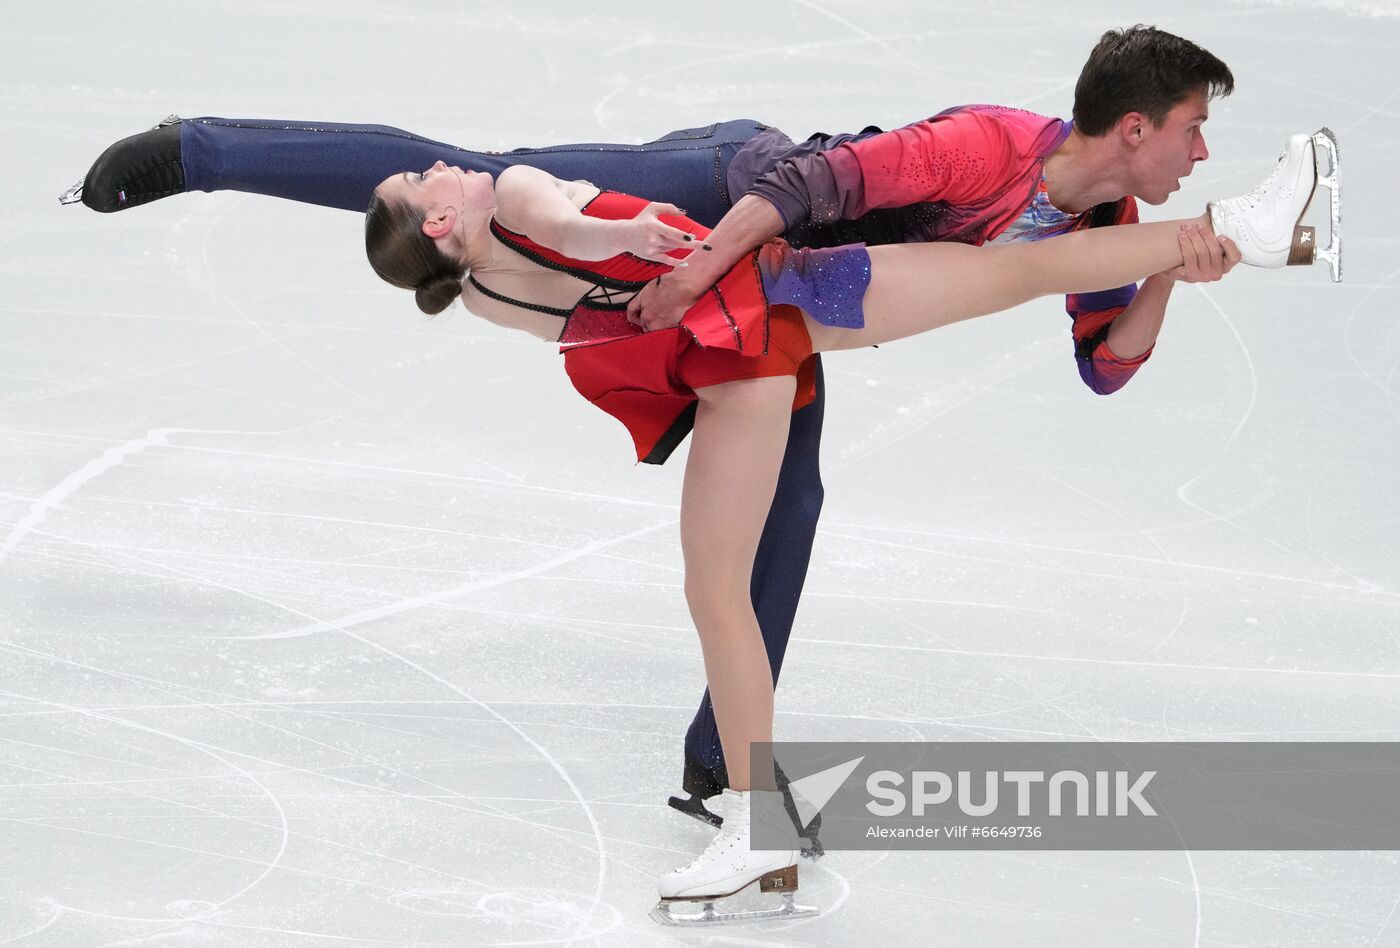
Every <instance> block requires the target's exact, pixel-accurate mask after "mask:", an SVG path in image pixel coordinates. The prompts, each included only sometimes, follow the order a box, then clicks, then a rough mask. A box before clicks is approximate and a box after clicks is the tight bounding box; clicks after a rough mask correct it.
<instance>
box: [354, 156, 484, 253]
mask: <svg viewBox="0 0 1400 948" xmlns="http://www.w3.org/2000/svg"><path fill="white" fill-rule="evenodd" d="M375 190H376V191H377V192H378V194H379V196H380V197H381V198H382V199H384V200H385V201H402V202H403V203H405V204H407V205H409V206H410V207H412V208H414V209H415V210H417V211H419V212H421V213H422V214H423V216H424V218H425V219H426V220H425V222H424V224H423V231H424V233H426V234H428V236H430V237H434V238H436V237H438V236H441V232H440V228H441V227H442V226H443V224H444V223H446V224H447V228H448V231H449V232H450V231H452V230H455V229H456V224H457V222H458V221H465V220H468V219H471V218H474V217H478V216H480V215H482V214H483V213H485V214H489V213H490V212H491V211H492V210H493V209H494V208H495V206H496V188H495V182H493V181H492V180H491V176H490V175H489V174H486V173H484V172H479V171H463V170H462V169H461V168H458V167H456V166H455V165H453V166H450V167H449V166H448V165H446V164H444V163H442V162H441V161H439V162H437V163H436V164H434V165H433V166H432V167H431V168H429V169H427V170H426V171H405V172H402V173H400V174H396V175H390V176H389V177H387V178H385V179H384V180H383V181H382V182H380V184H379V187H378V188H376V189H375ZM449 218H450V220H449Z"/></svg>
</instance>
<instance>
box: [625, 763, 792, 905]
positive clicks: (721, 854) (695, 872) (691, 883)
mask: <svg viewBox="0 0 1400 948" xmlns="http://www.w3.org/2000/svg"><path fill="white" fill-rule="evenodd" d="M761 794H772V795H773V796H774V797H779V796H780V795H779V793H778V791H776V790H743V791H739V790H729V789H726V790H725V791H724V792H723V793H722V794H721V795H720V796H718V797H712V798H711V801H710V802H712V804H713V805H714V807H715V809H717V810H718V811H719V813H720V815H721V816H722V817H723V819H724V825H723V826H722V827H721V828H720V831H719V833H718V835H716V836H715V838H714V839H713V840H712V841H711V842H710V845H709V846H707V847H706V848H705V851H704V852H703V853H701V854H700V858H698V859H696V860H695V861H694V862H692V863H691V864H690V865H688V866H684V867H682V868H680V869H677V870H676V871H675V872H668V873H667V874H666V875H664V876H662V877H661V878H660V880H658V882H657V890H658V892H659V893H660V895H661V901H660V902H658V903H657V905H656V908H654V909H652V912H651V916H652V918H654V919H656V921H658V922H660V923H661V924H663V925H713V924H718V923H721V922H748V921H755V920H759V919H774V918H800V917H802V916H804V915H815V914H817V910H816V909H815V908H812V907H810V906H805V905H798V904H796V903H795V902H794V901H793V893H794V892H796V891H797V850H795V849H779V850H753V849H750V848H749V837H750V833H749V808H750V804H751V802H752V800H753V798H754V797H757V796H759V795H761ZM769 809H770V808H769V807H764V808H763V811H764V812H765V813H766V812H767V811H769ZM773 809H774V810H775V811H780V810H781V807H780V806H779V807H777V808H773ZM759 818H760V819H763V818H766V817H764V816H760V817H759ZM754 882H757V883H758V887H759V891H761V892H780V893H782V896H783V900H782V904H781V905H778V906H776V907H774V908H769V909H761V910H756V911H716V910H715V903H716V902H717V901H719V900H721V899H725V898H728V897H729V896H732V895H734V894H736V893H738V892H739V891H741V890H742V889H745V888H747V887H748V886H750V885H752V884H753V883H754ZM687 903H696V904H698V905H699V906H700V910H699V911H698V912H691V913H685V912H680V911H675V909H676V908H677V907H678V906H681V905H685V904H687Z"/></svg>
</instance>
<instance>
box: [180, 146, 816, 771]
mask: <svg viewBox="0 0 1400 948" xmlns="http://www.w3.org/2000/svg"><path fill="white" fill-rule="evenodd" d="M763 127H764V126H762V125H760V124H758V123H756V122H752V121H733V122H720V123H717V124H715V125H711V126H707V127H704V128H695V129H683V130H681V131H677V132H672V133H671V134H669V135H666V136H665V137H663V138H661V139H658V140H657V141H654V142H648V143H646V144H644V145H610V144H580V145H556V146H552V147H548V148H522V149H517V150H515V151H509V152H504V153H495V152H480V151H465V150H463V149H460V148H456V147H454V146H452V145H447V144H444V143H442V142H435V141H431V140H429V139H426V138H422V137H420V136H417V135H413V134H410V133H409V132H405V131H403V130H402V129H397V128H390V127H389V126H386V125H343V124H337V123H330V122H294V121H276V120H269V119H222V118H196V119H186V120H185V122H184V123H183V125H182V126H181V129H180V151H181V158H182V161H183V164H184V172H185V187H186V189H187V190H190V191H248V192H252V193H255V194H266V195H270V196H272V197H280V198H286V199H288V200H292V201H302V202H305V203H308V204H320V205H324V206H327V207H339V208H344V209H345V210H350V211H363V210H364V209H365V207H366V206H367V205H368V204H369V199H370V195H371V193H372V192H373V191H374V188H375V186H376V185H377V184H379V182H380V181H383V180H384V179H385V178H387V177H388V176H389V175H391V174H395V173H397V172H400V171H409V170H421V169H423V168H427V167H428V166H430V165H431V164H432V163H433V162H435V161H438V160H439V159H441V160H442V161H445V162H447V163H448V164H450V165H458V166H460V167H462V168H468V169H471V170H475V171H490V172H493V173H499V172H500V171H501V170H502V169H504V168H507V167H509V166H510V165H514V164H526V165H532V166H534V167H536V168H541V169H543V170H545V171H548V172H549V173H550V174H552V175H554V176H555V177H557V178H563V179H565V180H575V179H580V178H581V179H585V180H588V181H591V182H593V183H594V184H596V185H598V186H599V187H602V188H608V189H610V190H615V191H624V192H627V193H629V194H636V195H638V196H641V197H645V198H647V199H649V200H653V201H666V202H669V203H671V204H675V205H676V206H677V207H681V208H684V209H685V210H686V211H687V212H688V214H689V216H690V217H691V218H693V219H694V220H697V221H699V222H700V223H702V224H706V225H709V226H711V227H713V226H714V225H715V224H716V223H717V222H718V221H719V219H720V218H721V217H723V216H724V212H725V211H726V210H728V209H729V206H730V198H729V193H728V189H727V187H726V185H725V172H726V171H727V169H728V167H729V161H730V159H732V158H733V157H734V154H735V152H737V151H738V150H739V147H740V146H741V145H742V144H743V143H744V142H746V141H748V140H749V139H750V138H752V137H753V136H754V135H755V134H756V133H757V132H759V131H760V130H762V129H763ZM825 398H826V386H825V384H824V382H823V379H822V371H821V364H820V362H818V365H817V397H816V400H815V401H814V402H813V403H812V404H811V405H808V406H807V407H806V408H803V409H802V410H800V411H798V412H796V413H794V414H793V416H792V428H791V431H790V433H789V435H788V443H787V453H786V454H785V455H784V457H783V466H782V470H781V472H780V473H779V475H778V488H777V493H776V495H775V496H774V498H773V506H772V508H771V509H770V510H769V512H768V520H767V522H766V523H765V524H764V527H763V536H762V538H761V539H760V540H759V544H758V553H757V557H756V559H755V560H754V569H753V581H752V584H751V594H752V597H753V606H754V611H755V612H756V613H757V615H758V625H759V628H760V629H761V630H762V631H763V644H764V647H765V648H766V649H767V652H768V663H769V665H770V666H771V668H772V671H773V682H774V684H776V683H777V681H778V672H779V670H780V669H781V668H782V664H783V653H784V652H785V651H786V650H787V642H788V636H789V635H790V634H791V632H792V622H793V617H794V616H795V615H796V613H797V601H798V598H799V597H800V596H801V594H802V583H803V581H804V580H805V579H806V576H807V565H808V562H809V560H810V558H811V553H812V540H813V538H814V537H815V535H816V529H817V517H818V516H819V515H820V513H821V506H822V482H821V471H820V469H819V467H818V459H817V454H818V448H819V446H820V443H821V431H822V412H823V405H824V402H825ZM685 750H686V761H687V784H690V783H691V781H692V779H694V778H696V777H700V778H701V779H700V781H699V782H700V783H703V782H705V781H704V778H703V776H702V775H698V774H693V773H691V772H690V771H692V770H693V768H694V767H697V766H698V767H703V768H705V769H706V770H708V771H710V772H711V773H710V775H709V776H710V777H711V778H712V779H717V780H718V781H719V782H720V783H727V780H726V779H725V768H724V752H723V751H722V750H721V749H720V742H719V730H718V728H717V727H716V726H715V717H714V710H713V708H712V706H711V704H710V693H709V692H708V691H706V692H705V695H704V697H703V698H702V699H701V702H700V708H699V710H698V711H697V712H696V714H695V719H694V720H693V721H692V722H691V725H690V729H689V731H688V732H687V733H686V743H685Z"/></svg>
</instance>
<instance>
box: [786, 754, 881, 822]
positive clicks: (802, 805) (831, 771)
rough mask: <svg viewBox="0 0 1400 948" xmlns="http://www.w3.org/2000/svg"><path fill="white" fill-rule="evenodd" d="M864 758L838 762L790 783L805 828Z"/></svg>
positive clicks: (793, 799)
mask: <svg viewBox="0 0 1400 948" xmlns="http://www.w3.org/2000/svg"><path fill="white" fill-rule="evenodd" d="M863 760H865V756H864V755H862V756H860V757H857V758H856V759H855V760H848V761H846V762H845V763H844V764H837V765H836V766H835V767H828V768H827V769H826V770H819V771H817V772H816V773H814V774H808V775H807V776H805V777H802V778H800V779H798V780H794V781H792V783H791V784H789V785H788V789H789V790H791V791H792V802H793V804H794V805H795V806H796V807H797V818H798V819H800V820H801V821H802V827H803V829H806V828H807V827H808V826H810V825H811V823H812V820H813V819H815V818H816V815H817V814H818V813H820V812H821V810H822V807H824V806H826V805H827V803H829V802H830V801H831V798H832V797H834V796H835V795H836V791H837V790H840V789H841V785H842V784H844V783H845V782H846V778H847V777H849V776H850V775H851V773H852V772H853V771H854V770H855V769H856V768H857V767H859V766H860V762H861V761H863Z"/></svg>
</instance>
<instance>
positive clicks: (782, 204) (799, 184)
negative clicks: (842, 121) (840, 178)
mask: <svg viewBox="0 0 1400 948" xmlns="http://www.w3.org/2000/svg"><path fill="white" fill-rule="evenodd" d="M879 133H880V130H879V129H878V128H867V129H865V130H864V131H862V132H861V133H860V134H859V135H848V134H842V135H831V136H827V137H813V138H810V139H808V140H807V141H804V142H801V143H800V144H794V143H793V141H792V139H790V138H788V137H787V136H786V135H784V134H783V133H782V132H780V131H779V130H778V129H776V128H773V129H768V130H766V131H764V132H762V133H760V134H759V135H757V136H755V137H754V138H752V139H750V140H749V142H748V143H746V144H745V145H744V147H743V148H741V149H740V150H739V153H738V154H736V155H735V156H734V159H733V161H731V162H730V165H729V170H728V172H727V174H726V184H727V186H728V189H729V193H730V194H731V195H732V196H733V197H734V198H735V199H737V198H738V197H740V196H741V195H744V194H756V195H758V196H759V197H761V198H763V199H764V200H765V201H767V202H768V203H769V204H772V205H773V207H774V208H775V209H776V210H777V212H778V214H779V215H780V216H781V217H782V219H783V229H784V230H790V229H792V228H793V227H795V226H797V225H798V224H801V223H803V222H804V221H807V222H811V223H814V224H829V223H831V222H833V221H837V220H843V219H848V218H850V217H854V216H857V215H855V214H853V213H850V209H849V208H844V207H842V205H841V198H840V195H841V194H842V193H843V192H842V189H841V188H839V187H838V186H837V182H836V178H835V175H834V174H833V173H832V170H831V166H830V165H829V164H828V163H827V161H826V159H825V158H823V157H822V153H823V152H827V151H830V150H832V149H833V148H837V147H839V146H841V145H843V144H845V143H846V142H850V141H857V140H860V139H862V138H868V137H870V136H871V135H875V134H879Z"/></svg>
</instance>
